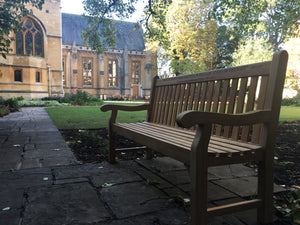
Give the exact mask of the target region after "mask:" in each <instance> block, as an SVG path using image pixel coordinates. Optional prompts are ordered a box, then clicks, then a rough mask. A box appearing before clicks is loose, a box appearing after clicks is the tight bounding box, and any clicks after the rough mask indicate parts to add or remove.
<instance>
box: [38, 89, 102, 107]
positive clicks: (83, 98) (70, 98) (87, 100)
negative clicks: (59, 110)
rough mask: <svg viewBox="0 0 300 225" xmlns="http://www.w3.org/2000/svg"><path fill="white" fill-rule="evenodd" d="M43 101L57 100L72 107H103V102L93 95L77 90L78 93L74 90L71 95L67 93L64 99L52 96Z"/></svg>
mask: <svg viewBox="0 0 300 225" xmlns="http://www.w3.org/2000/svg"><path fill="white" fill-rule="evenodd" d="M42 100H43V101H48V100H56V101H58V102H60V103H69V104H72V105H102V104H103V101H102V100H100V99H98V98H95V97H94V96H93V95H91V94H89V93H88V92H86V91H84V90H81V89H79V88H78V89H76V91H74V90H72V92H71V93H65V96H64V97H60V96H51V97H45V98H42Z"/></svg>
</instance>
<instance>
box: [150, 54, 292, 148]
mask: <svg viewBox="0 0 300 225" xmlns="http://www.w3.org/2000/svg"><path fill="white" fill-rule="evenodd" d="M287 59H288V54H287V52H286V51H281V52H278V53H275V54H274V56H273V60H272V61H268V62H262V63H256V64H251V65H245V66H239V67H232V68H227V69H220V70H214V71H207V72H202V73H197V74H190V75H183V76H178V77H172V78H166V79H159V78H158V77H155V78H154V80H153V84H152V93H151V102H150V104H151V108H150V111H149V114H148V119H147V120H148V122H153V123H157V124H163V125H167V126H177V125H176V122H175V118H176V116H177V115H178V114H179V113H180V112H183V111H186V110H198V111H205V112H219V113H230V114H235V113H244V112H249V111H255V110H260V109H270V110H272V120H274V123H276V126H277V122H278V118H279V111H280V104H281V96H282V90H283V86H284V79H285V72H286V66H287ZM260 131H261V125H253V126H243V127H242V126H241V127H237V126H235V127H229V126H225V127H223V126H221V125H214V127H213V131H212V132H213V134H215V135H218V136H224V137H230V138H233V139H235V140H242V141H246V142H248V141H251V142H253V143H259V137H260Z"/></svg>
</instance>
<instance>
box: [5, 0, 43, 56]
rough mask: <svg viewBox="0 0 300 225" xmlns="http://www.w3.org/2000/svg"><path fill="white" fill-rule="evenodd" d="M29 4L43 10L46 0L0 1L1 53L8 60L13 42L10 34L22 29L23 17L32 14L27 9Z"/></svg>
mask: <svg viewBox="0 0 300 225" xmlns="http://www.w3.org/2000/svg"><path fill="white" fill-rule="evenodd" d="M27 4H31V5H32V6H33V7H36V8H38V9H42V5H43V4H44V0H9V1H0V53H1V55H2V57H4V58H6V54H8V53H9V52H10V45H11V42H12V41H13V40H12V39H11V37H10V32H11V31H13V32H15V33H16V32H17V31H18V30H19V29H20V24H19V23H20V21H21V19H22V17H24V16H26V15H27V14H29V13H30V11H29V10H28V9H27V8H26V5H27Z"/></svg>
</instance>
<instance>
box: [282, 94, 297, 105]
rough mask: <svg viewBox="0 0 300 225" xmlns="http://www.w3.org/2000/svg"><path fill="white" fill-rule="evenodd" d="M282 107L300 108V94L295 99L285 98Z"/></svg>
mask: <svg viewBox="0 0 300 225" xmlns="http://www.w3.org/2000/svg"><path fill="white" fill-rule="evenodd" d="M281 105H284V106H289V105H295V106H300V92H299V93H298V95H297V96H295V97H294V98H283V99H282V101H281Z"/></svg>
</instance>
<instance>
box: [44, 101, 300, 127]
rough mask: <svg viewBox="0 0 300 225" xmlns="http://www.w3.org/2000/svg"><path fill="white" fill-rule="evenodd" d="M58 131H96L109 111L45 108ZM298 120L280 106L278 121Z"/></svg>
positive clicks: (134, 115) (139, 117)
mask: <svg viewBox="0 0 300 225" xmlns="http://www.w3.org/2000/svg"><path fill="white" fill-rule="evenodd" d="M46 111H47V112H48V114H49V116H50V117H51V118H52V120H53V121H54V123H55V125H56V126H57V128H58V129H98V128H105V127H107V125H108V120H109V117H110V113H111V112H110V111H108V112H101V111H100V107H99V106H91V107H58V108H46ZM145 119H146V111H138V112H124V111H120V112H119V113H118V116H117V122H122V123H131V122H132V123H134V122H142V121H144V120H145ZM284 120H288V121H290V120H300V107H293V106H282V107H281V113H280V121H284Z"/></svg>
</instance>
